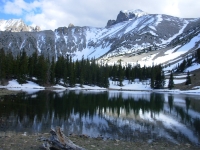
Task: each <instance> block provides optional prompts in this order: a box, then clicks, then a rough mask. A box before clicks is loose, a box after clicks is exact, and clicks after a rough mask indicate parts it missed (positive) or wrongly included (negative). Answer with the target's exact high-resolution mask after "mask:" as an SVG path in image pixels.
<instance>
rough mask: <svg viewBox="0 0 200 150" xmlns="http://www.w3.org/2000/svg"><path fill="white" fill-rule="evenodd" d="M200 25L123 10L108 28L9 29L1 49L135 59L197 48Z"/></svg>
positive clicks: (2, 35)
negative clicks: (179, 49) (185, 46)
mask: <svg viewBox="0 0 200 150" xmlns="http://www.w3.org/2000/svg"><path fill="white" fill-rule="evenodd" d="M199 24H200V18H195V19H188V18H187V19H185V18H177V17H173V16H169V15H160V14H148V13H145V12H143V11H141V10H136V11H120V12H119V14H118V16H117V19H116V20H109V21H108V23H107V25H106V27H102V28H95V27H78V26H74V25H70V26H68V27H60V28H58V29H55V31H51V30H48V31H38V30H37V29H35V30H29V29H28V30H25V27H26V25H25V26H23V27H24V28H22V26H19V29H18V28H12V30H9V29H11V28H7V29H6V30H4V31H1V32H0V48H4V49H5V50H6V51H12V52H13V54H14V55H17V54H18V53H19V52H20V51H22V50H25V51H26V52H27V54H28V55H31V54H32V53H33V52H34V51H38V52H39V53H42V54H44V55H46V56H50V57H52V56H54V58H56V57H58V56H60V55H64V56H66V55H67V54H69V55H72V56H73V58H74V59H75V60H76V59H81V58H82V57H83V56H84V57H85V58H93V57H95V58H101V59H107V60H109V59H110V58H112V57H117V56H123V57H131V58H132V57H136V56H138V55H140V54H142V53H148V52H152V51H154V53H155V54H157V57H158V56H161V55H164V53H163V50H170V49H172V48H174V47H175V48H176V49H174V52H175V51H178V48H181V47H183V46H184V45H189V46H187V52H189V51H192V50H195V49H196V48H198V47H199V46H200V45H199V44H200V29H199V28H200V27H199ZM15 26H17V25H15ZM0 27H1V28H2V26H1V24H0ZM8 31H9V32H8ZM10 31H11V32H10ZM13 31H15V32H13ZM16 31H17V32H16ZM33 31H38V32H33ZM191 41H192V43H191V44H189V43H190V42H191ZM160 52H162V54H160ZM154 53H152V54H154ZM155 57H156V56H155ZM177 57H178V56H177ZM141 59H142V58H141ZM174 59H175V58H174ZM130 61H138V59H137V60H135V59H132V60H130Z"/></svg>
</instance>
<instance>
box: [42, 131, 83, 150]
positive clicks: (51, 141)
mask: <svg viewBox="0 0 200 150" xmlns="http://www.w3.org/2000/svg"><path fill="white" fill-rule="evenodd" d="M50 134H51V137H50V138H48V139H46V138H41V139H42V141H45V143H43V148H45V149H46V150H51V149H54V150H85V149H84V148H82V147H80V146H78V145H76V144H74V143H73V142H72V141H71V140H70V139H69V138H68V137H66V136H65V135H64V133H63V132H62V130H61V128H60V127H56V128H55V130H54V129H51V131H50ZM41 139H40V140H41Z"/></svg>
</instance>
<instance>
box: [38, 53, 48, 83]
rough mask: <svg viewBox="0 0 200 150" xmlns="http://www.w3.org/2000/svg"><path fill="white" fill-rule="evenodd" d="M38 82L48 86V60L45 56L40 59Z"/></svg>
mask: <svg viewBox="0 0 200 150" xmlns="http://www.w3.org/2000/svg"><path fill="white" fill-rule="evenodd" d="M37 68H39V69H38V76H37V78H38V82H39V83H40V84H48V60H47V59H45V58H44V55H40V56H39V57H38V64H37Z"/></svg>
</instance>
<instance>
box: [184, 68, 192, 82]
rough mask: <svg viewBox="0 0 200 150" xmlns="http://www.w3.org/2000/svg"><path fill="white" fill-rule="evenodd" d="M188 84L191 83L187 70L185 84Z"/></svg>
mask: <svg viewBox="0 0 200 150" xmlns="http://www.w3.org/2000/svg"><path fill="white" fill-rule="evenodd" d="M189 84H191V78H190V72H189V71H188V72H187V77H186V82H185V85H189Z"/></svg>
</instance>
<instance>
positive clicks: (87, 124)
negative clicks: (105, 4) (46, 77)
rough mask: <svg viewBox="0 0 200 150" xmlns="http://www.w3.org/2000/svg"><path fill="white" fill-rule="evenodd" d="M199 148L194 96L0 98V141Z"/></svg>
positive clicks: (199, 111)
mask: <svg viewBox="0 0 200 150" xmlns="http://www.w3.org/2000/svg"><path fill="white" fill-rule="evenodd" d="M56 126H60V127H61V128H62V129H63V131H64V133H65V134H66V135H70V134H76V135H87V136H90V137H102V138H104V139H105V140H106V139H119V140H125V141H149V142H151V141H156V140H157V139H161V138H162V139H164V140H168V141H171V142H174V143H183V142H187V143H190V144H194V145H200V96H199V95H184V94H178V93H177V94H176V93H174V94H170V93H154V92H133V91H93V90H90V91H89V90H88V91H87V90H75V91H69V90H66V91H48V90H44V91H39V92H33V93H20V94H17V95H6V96H1V97H0V136H3V135H9V134H11V135H12V134H18V133H28V134H33V133H49V131H50V129H51V128H55V127H56Z"/></svg>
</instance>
